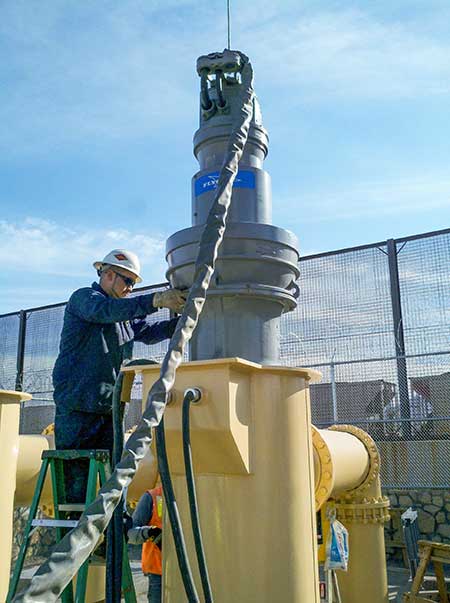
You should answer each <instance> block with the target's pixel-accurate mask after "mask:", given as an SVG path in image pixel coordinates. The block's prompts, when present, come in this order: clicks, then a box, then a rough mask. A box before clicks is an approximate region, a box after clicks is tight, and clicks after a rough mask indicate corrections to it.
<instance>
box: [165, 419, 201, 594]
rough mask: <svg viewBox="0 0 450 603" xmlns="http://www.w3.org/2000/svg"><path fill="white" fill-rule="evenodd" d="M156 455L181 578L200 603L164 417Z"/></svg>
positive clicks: (185, 586)
mask: <svg viewBox="0 0 450 603" xmlns="http://www.w3.org/2000/svg"><path fill="white" fill-rule="evenodd" d="M155 439H156V455H157V457H158V469H159V475H160V477H161V484H162V489H163V493H164V498H165V501H166V509H167V512H168V515H169V521H170V527H171V528H172V534H173V540H174V542H175V550H176V553H177V557H178V565H179V567H180V572H181V578H182V580H183V585H184V590H185V591H186V595H187V598H188V602H189V603H199V597H198V594H197V590H196V588H195V584H194V579H193V577H192V571H191V566H190V564H189V559H188V556H187V551H186V543H185V540H184V534H183V528H182V526H181V520H180V513H179V511H178V506H177V501H176V499H175V492H174V490H173V484H172V478H171V477H170V470H169V462H168V459H167V450H166V436H165V433H164V417H163V418H162V419H161V422H160V424H159V425H158V426H157V427H156V428H155Z"/></svg>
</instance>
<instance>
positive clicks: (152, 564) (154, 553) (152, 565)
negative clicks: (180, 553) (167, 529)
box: [142, 486, 162, 576]
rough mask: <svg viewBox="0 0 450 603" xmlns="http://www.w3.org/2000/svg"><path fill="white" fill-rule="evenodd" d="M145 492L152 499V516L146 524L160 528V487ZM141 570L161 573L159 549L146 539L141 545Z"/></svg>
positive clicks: (146, 572)
mask: <svg viewBox="0 0 450 603" xmlns="http://www.w3.org/2000/svg"><path fill="white" fill-rule="evenodd" d="M147 492H148V493H149V494H150V496H151V497H152V501H153V508H152V516H151V517H150V521H149V522H148V525H149V526H156V527H157V528H161V529H162V487H161V486H159V487H158V488H154V489H153V490H147ZM142 571H143V572H144V574H159V575H160V576H161V575H162V560H161V549H160V548H159V547H158V546H157V545H156V544H155V543H154V542H152V541H151V540H147V541H146V542H144V544H143V545H142Z"/></svg>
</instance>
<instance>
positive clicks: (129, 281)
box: [111, 269, 136, 289]
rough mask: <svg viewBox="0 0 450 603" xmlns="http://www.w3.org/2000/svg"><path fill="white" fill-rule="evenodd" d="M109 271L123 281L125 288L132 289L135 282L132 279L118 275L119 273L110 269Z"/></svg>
mask: <svg viewBox="0 0 450 603" xmlns="http://www.w3.org/2000/svg"><path fill="white" fill-rule="evenodd" d="M111 271H112V272H114V274H117V276H120V278H121V279H122V280H123V282H124V283H125V285H126V286H127V287H131V289H133V287H134V285H135V284H136V282H135V281H134V280H133V279H132V278H130V277H129V276H124V275H123V274H120V272H116V271H115V270H112V269H111Z"/></svg>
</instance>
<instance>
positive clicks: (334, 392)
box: [330, 359, 339, 423]
mask: <svg viewBox="0 0 450 603" xmlns="http://www.w3.org/2000/svg"><path fill="white" fill-rule="evenodd" d="M330 381H331V400H332V402H333V423H337V422H338V420H339V419H338V403H337V389H336V371H335V364H334V360H333V359H332V360H331V362H330Z"/></svg>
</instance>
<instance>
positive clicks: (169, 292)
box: [153, 289, 188, 314]
mask: <svg viewBox="0 0 450 603" xmlns="http://www.w3.org/2000/svg"><path fill="white" fill-rule="evenodd" d="M187 294H188V292H187V291H180V289H166V290H165V291H157V292H156V293H154V294H153V305H154V306H155V308H169V310H172V312H175V313H176V314H181V312H183V308H184V304H185V303H186V297H187Z"/></svg>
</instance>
